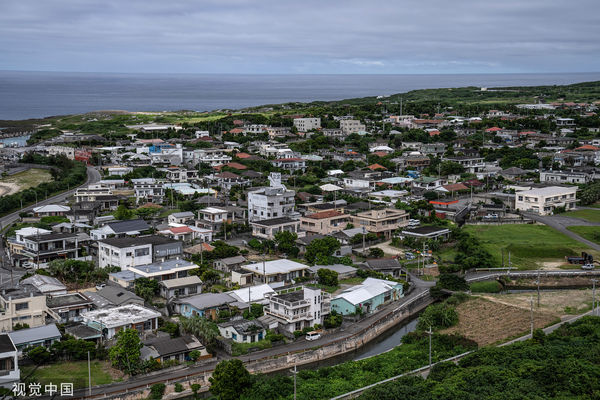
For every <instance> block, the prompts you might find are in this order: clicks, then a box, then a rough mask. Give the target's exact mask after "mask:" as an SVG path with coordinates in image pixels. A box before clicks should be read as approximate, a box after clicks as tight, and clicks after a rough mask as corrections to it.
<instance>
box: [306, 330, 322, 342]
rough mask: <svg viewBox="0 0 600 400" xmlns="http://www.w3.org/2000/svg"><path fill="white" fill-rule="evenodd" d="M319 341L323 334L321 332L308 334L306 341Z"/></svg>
mask: <svg viewBox="0 0 600 400" xmlns="http://www.w3.org/2000/svg"><path fill="white" fill-rule="evenodd" d="M317 339H321V333H319V332H315V331H313V332H308V333H307V334H306V340H317Z"/></svg>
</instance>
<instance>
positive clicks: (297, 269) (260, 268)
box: [240, 259, 308, 284]
mask: <svg viewBox="0 0 600 400" xmlns="http://www.w3.org/2000/svg"><path fill="white" fill-rule="evenodd" d="M240 269H241V270H243V271H247V272H250V273H252V274H253V280H254V282H260V283H281V284H285V283H291V282H293V281H294V279H296V278H300V277H303V276H306V275H307V274H308V265H304V264H300V263H298V262H295V261H292V260H287V259H279V260H273V261H263V262H258V263H254V264H247V265H241V266H240Z"/></svg>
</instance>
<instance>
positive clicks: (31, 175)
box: [0, 168, 53, 200]
mask: <svg viewBox="0 0 600 400" xmlns="http://www.w3.org/2000/svg"><path fill="white" fill-rule="evenodd" d="M52 180H53V179H52V174H50V171H48V170H45V169H38V168H31V169H28V170H27V171H23V172H19V173H17V174H14V175H10V176H7V177H5V178H2V179H0V194H2V195H5V194H13V193H16V192H19V191H21V190H24V189H29V188H31V187H36V186H38V185H39V184H40V183H42V182H50V181H52ZM39 200H42V199H41V198H40V199H39Z"/></svg>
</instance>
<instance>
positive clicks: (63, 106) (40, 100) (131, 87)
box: [0, 71, 600, 120]
mask: <svg viewBox="0 0 600 400" xmlns="http://www.w3.org/2000/svg"><path fill="white" fill-rule="evenodd" d="M594 80H600V72H599V73H565V74H464V75H241V74H240V75H234V74H231V75H225V74H170V75H169V74H108V73H70V72H69V73H66V72H16V71H0V120H13V119H27V118H41V117H48V116H55V115H66V114H79V113H85V112H89V111H97V110H127V111H175V110H194V111H211V110H216V109H222V108H233V109H237V108H243V107H249V106H258V105H263V104H277V103H285V102H289V101H299V102H309V101H314V100H340V99H347V98H353V97H364V96H379V95H390V94H394V93H401V92H406V91H409V90H415V89H432V88H442V87H462V86H479V87H497V86H536V85H554V84H556V85H563V84H570V83H577V82H586V81H594Z"/></svg>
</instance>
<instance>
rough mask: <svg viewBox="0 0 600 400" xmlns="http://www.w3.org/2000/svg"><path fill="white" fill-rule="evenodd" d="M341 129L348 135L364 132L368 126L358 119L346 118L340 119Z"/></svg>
mask: <svg viewBox="0 0 600 400" xmlns="http://www.w3.org/2000/svg"><path fill="white" fill-rule="evenodd" d="M340 129H341V130H342V132H343V134H344V136H348V135H351V134H353V133H358V132H364V131H366V130H367V127H366V126H365V125H364V124H362V123H361V122H360V121H359V120H357V119H345V120H341V121H340Z"/></svg>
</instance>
